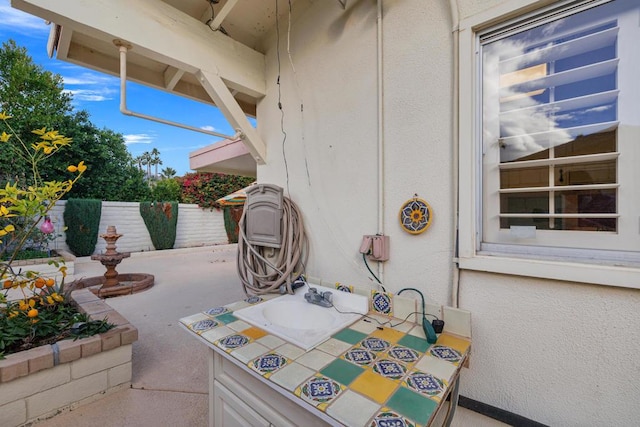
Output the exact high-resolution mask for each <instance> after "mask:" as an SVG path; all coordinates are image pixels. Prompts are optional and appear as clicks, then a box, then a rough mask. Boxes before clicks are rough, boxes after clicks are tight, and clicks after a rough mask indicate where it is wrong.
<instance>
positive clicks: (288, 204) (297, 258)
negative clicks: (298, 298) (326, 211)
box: [237, 197, 309, 295]
mask: <svg viewBox="0 0 640 427" xmlns="http://www.w3.org/2000/svg"><path fill="white" fill-rule="evenodd" d="M282 202H283V203H282V206H283V216H282V246H281V247H280V249H272V248H267V247H264V246H257V245H252V244H251V243H250V242H248V241H247V237H246V235H245V215H246V213H247V205H246V204H245V208H244V210H243V211H242V218H241V219H240V224H239V233H238V258H237V260H238V263H237V264H238V275H239V276H240V280H241V281H242V286H243V288H244V292H245V294H247V295H259V294H267V293H283V291H286V292H287V293H290V294H292V293H293V291H292V289H291V284H292V283H293V282H294V280H295V279H296V278H297V277H298V276H299V275H300V274H302V273H303V272H304V269H305V265H306V263H307V256H308V253H309V242H308V240H307V236H306V234H305V232H304V224H303V222H302V215H301V213H300V210H299V209H298V206H296V204H295V203H294V202H292V201H291V200H290V199H289V198H287V197H283V200H282ZM272 250H273V251H277V252H278V253H277V255H276V256H275V257H274V259H273V261H271V260H269V259H267V257H266V256H265V252H266V251H272Z"/></svg>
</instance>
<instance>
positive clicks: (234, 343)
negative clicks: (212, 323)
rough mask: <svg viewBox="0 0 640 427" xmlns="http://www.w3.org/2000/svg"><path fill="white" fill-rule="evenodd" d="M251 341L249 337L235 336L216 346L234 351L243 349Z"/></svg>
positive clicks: (221, 341) (220, 341)
mask: <svg viewBox="0 0 640 427" xmlns="http://www.w3.org/2000/svg"><path fill="white" fill-rule="evenodd" d="M249 341H250V339H249V338H248V337H245V336H244V335H240V334H235V335H229V336H227V337H224V338H222V339H220V340H219V341H217V342H216V345H217V346H218V347H221V348H223V349H225V350H234V349H236V348H239V347H242V346H243V345H246V344H247V343H248V342H249Z"/></svg>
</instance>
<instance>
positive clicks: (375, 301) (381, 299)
mask: <svg viewBox="0 0 640 427" xmlns="http://www.w3.org/2000/svg"><path fill="white" fill-rule="evenodd" d="M371 309H372V310H373V311H374V312H376V313H379V314H384V315H385V316H393V304H392V295H391V294H388V293H385V292H379V291H371Z"/></svg>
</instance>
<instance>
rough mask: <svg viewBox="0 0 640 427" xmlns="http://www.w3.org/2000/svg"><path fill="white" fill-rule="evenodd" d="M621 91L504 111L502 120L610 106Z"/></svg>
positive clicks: (501, 116) (501, 115) (501, 114)
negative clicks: (514, 116)
mask: <svg viewBox="0 0 640 427" xmlns="http://www.w3.org/2000/svg"><path fill="white" fill-rule="evenodd" d="M619 93H620V91H619V90H610V91H607V92H599V93H594V94H591V95H585V96H579V97H577V98H569V99H564V100H562V101H557V102H550V103H547V104H538V105H534V106H532V107H526V108H516V109H513V110H507V111H502V112H501V113H500V119H501V120H502V119H504V118H508V117H509V115H518V116H520V115H522V114H526V115H533V114H541V113H546V112H553V113H554V114H560V113H564V112H567V111H572V110H577V109H579V108H589V107H595V106H597V105H603V104H609V103H611V102H614V101H615V100H616V99H618V94H619Z"/></svg>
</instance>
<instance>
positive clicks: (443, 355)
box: [429, 345, 462, 363]
mask: <svg viewBox="0 0 640 427" xmlns="http://www.w3.org/2000/svg"><path fill="white" fill-rule="evenodd" d="M429 353H431V355H432V356H434V357H437V358H438V359H443V360H446V361H448V362H454V363H455V362H459V361H460V360H461V359H462V355H461V354H460V353H459V352H458V350H456V349H453V348H451V347H447V346H444V345H434V346H432V347H431V348H430V349H429Z"/></svg>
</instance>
